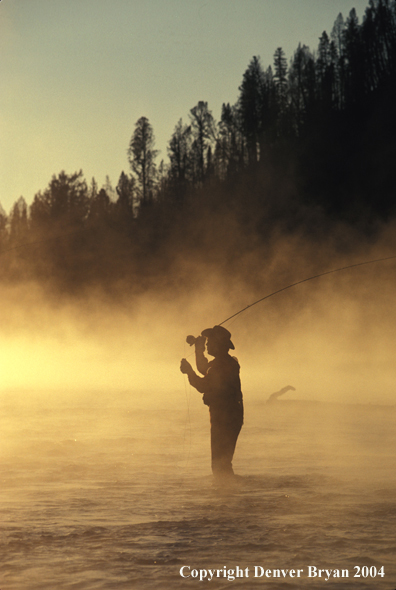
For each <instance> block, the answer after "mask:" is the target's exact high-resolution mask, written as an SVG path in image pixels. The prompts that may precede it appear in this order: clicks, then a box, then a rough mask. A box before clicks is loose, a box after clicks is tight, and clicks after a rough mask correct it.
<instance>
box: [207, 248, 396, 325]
mask: <svg viewBox="0 0 396 590" xmlns="http://www.w3.org/2000/svg"><path fill="white" fill-rule="evenodd" d="M394 258H396V256H387V257H386V258H377V259H375V260H366V261H365V262H357V263H356V264H349V265H348V266H342V267H341V268H335V269H333V270H327V271H326V272H321V273H320V274H318V275H314V276H312V277H307V278H306V279H302V280H301V281H297V282H296V283H291V285H287V286H286V287H282V289H278V290H277V291H274V292H273V293H270V294H269V295H265V296H264V297H261V298H260V299H257V301H254V303H251V304H250V305H247V306H246V307H244V308H243V309H240V310H239V311H237V312H236V313H234V314H233V315H231V316H230V317H229V318H227V319H226V320H223V321H222V322H221V324H218V325H219V326H222V325H223V324H225V323H226V322H229V321H230V320H232V319H233V318H235V317H237V316H238V315H240V314H241V313H243V312H244V311H246V310H247V309H250V308H251V307H253V306H254V305H257V304H258V303H261V301H264V300H265V299H269V298H270V297H273V296H274V295H277V293H281V292H282V291H286V290H287V289H291V288H292V287H295V286H296V285H301V283H306V282H307V281H312V280H313V279H318V278H319V277H323V276H325V275H330V274H332V273H334V272H340V271H341V270H347V269H348V268H354V267H356V266H364V265H365V264H374V263H375V262H383V261H385V260H392V259H394Z"/></svg>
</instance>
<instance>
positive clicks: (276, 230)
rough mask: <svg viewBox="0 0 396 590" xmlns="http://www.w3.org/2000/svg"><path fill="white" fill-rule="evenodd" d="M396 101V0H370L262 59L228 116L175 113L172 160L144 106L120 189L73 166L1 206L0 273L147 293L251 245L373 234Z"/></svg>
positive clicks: (387, 174) (381, 206)
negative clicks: (359, 11) (162, 156)
mask: <svg viewBox="0 0 396 590" xmlns="http://www.w3.org/2000/svg"><path fill="white" fill-rule="evenodd" d="M198 98H199V97H198ZM395 105H396V0H370V1H369V4H368V6H367V9H366V12H365V15H364V17H363V19H362V22H359V21H358V19H357V17H356V12H355V10H352V11H351V12H350V13H349V15H348V16H347V17H346V18H345V19H344V18H343V16H342V15H341V14H339V15H338V17H337V18H336V20H335V23H334V26H333V28H332V30H331V31H330V32H329V33H328V32H326V31H324V32H323V34H322V35H321V37H320V39H319V44H318V47H317V48H316V49H315V50H314V51H311V50H310V49H309V48H308V47H306V46H305V45H303V44H299V46H298V47H297V48H296V50H295V52H294V54H293V55H292V57H291V59H290V60H289V61H288V60H287V59H286V56H285V54H284V51H283V50H282V48H281V47H278V48H276V49H275V51H274V56H273V63H272V64H263V63H262V62H261V60H260V58H259V57H258V56H254V57H253V58H252V59H251V61H250V63H249V64H248V65H247V68H246V71H245V72H244V73H243V75H242V78H241V83H240V86H239V96H238V100H237V102H236V104H233V105H231V104H223V105H222V109H221V117H220V120H219V121H215V120H214V117H213V115H212V112H211V110H210V107H209V105H208V104H207V102H205V101H203V100H199V101H198V102H197V104H196V105H195V106H192V108H191V110H190V112H189V113H188V114H187V116H186V118H185V119H182V118H180V120H179V121H177V122H176V124H175V128H174V131H173V134H172V136H171V137H170V139H169V142H168V146H167V152H168V153H167V156H168V158H167V160H166V161H164V160H162V161H160V162H158V152H157V150H156V149H155V130H154V129H153V128H152V126H151V124H150V121H149V120H148V119H147V118H146V117H145V116H142V117H141V118H139V120H138V121H137V122H136V124H135V127H134V129H131V139H130V143H129V146H125V147H126V168H125V170H124V171H123V172H121V174H120V177H119V180H118V182H117V185H116V186H115V187H114V188H113V187H112V186H111V184H110V182H108V183H107V185H105V186H103V187H102V188H99V187H98V185H97V183H96V181H95V179H92V180H90V181H87V180H86V179H85V178H84V176H83V173H82V171H76V172H74V173H66V172H64V171H62V172H60V173H57V174H55V175H54V176H53V177H52V178H51V179H50V181H49V184H48V186H47V187H46V188H44V189H43V190H42V191H40V192H38V193H37V194H36V195H35V196H34V198H33V201H32V203H31V205H30V206H27V204H26V202H25V200H24V199H23V198H21V199H19V201H18V202H16V203H15V205H14V206H13V208H12V210H11V213H10V215H9V216H6V215H5V214H4V212H3V213H2V214H1V215H0V249H1V251H2V252H3V256H2V259H3V260H2V265H1V270H0V275H1V280H2V281H3V282H7V283H16V282H18V281H20V280H22V278H23V280H26V279H31V280H37V281H39V282H42V283H43V284H47V285H50V286H51V288H53V289H56V290H58V289H59V290H62V291H66V292H69V293H70V292H79V291H81V290H84V289H85V288H87V287H90V286H92V285H98V286H100V287H101V288H104V289H110V290H111V289H114V288H117V287H118V286H120V285H122V286H125V285H128V287H129V288H130V289H131V290H132V291H136V292H141V291H143V290H145V289H146V288H148V287H150V286H151V285H154V284H156V285H158V284H163V285H166V284H167V283H169V282H170V281H175V280H177V281H187V282H189V281H190V283H191V284H193V281H194V276H193V275H194V265H197V264H200V263H205V264H209V265H213V266H216V265H221V266H222V268H224V269H226V270H227V269H231V270H233V272H239V271H240V272H242V273H243V268H242V263H238V260H240V259H241V253H245V254H246V253H248V254H249V253H251V252H253V253H254V252H255V253H260V256H261V255H262V256H263V257H265V256H266V253H268V252H269V249H270V247H271V243H272V238H273V237H274V236H275V235H282V236H286V237H287V236H293V235H296V234H299V235H304V236H306V238H307V239H309V240H311V242H312V243H313V244H315V243H320V242H321V241H323V240H326V239H327V238H326V237H328V236H329V235H331V234H332V235H334V231H335V228H339V227H342V228H343V230H344V232H345V233H346V234H347V233H348V231H350V232H351V233H353V235H355V236H356V235H359V236H360V237H361V239H363V240H369V241H373V240H375V239H376V235H377V233H378V232H379V231H380V228H383V227H384V226H385V225H387V224H390V223H392V221H393V219H394V217H395V214H396V166H395V162H396V109H395ZM103 172H104V174H105V173H106V171H103ZM347 242H348V241H347V240H342V239H340V240H339V242H338V243H336V244H335V246H334V247H335V248H340V249H342V248H347V247H348V246H347ZM245 259H246V258H245ZM186 261H190V262H191V263H193V264H189V263H188V262H186ZM238 264H241V268H238ZM175 277H177V278H175Z"/></svg>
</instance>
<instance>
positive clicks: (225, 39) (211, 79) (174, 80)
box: [0, 0, 368, 213]
mask: <svg viewBox="0 0 396 590" xmlns="http://www.w3.org/2000/svg"><path fill="white" fill-rule="evenodd" d="M367 5H368V0H2V1H1V0H0V28H1V30H0V63H1V77H0V78H1V82H0V84H1V110H0V122H1V142H2V144H1V154H0V156H1V158H0V161H1V167H0V203H1V204H2V205H3V207H4V209H5V210H6V212H7V213H8V212H9V210H10V207H11V206H12V204H13V203H14V202H15V201H16V200H17V199H18V198H19V197H20V196H21V195H23V196H24V197H25V199H26V200H27V202H28V203H31V201H32V199H33V196H34V194H35V193H36V192H37V191H38V190H43V189H45V188H46V186H47V185H48V183H49V181H50V179H51V176H52V175H53V174H58V173H59V172H60V171H61V170H65V171H66V172H67V173H73V172H74V171H76V170H79V169H82V170H83V172H84V175H85V177H86V178H87V180H88V182H90V180H91V178H92V176H95V178H96V180H97V182H98V184H99V186H101V185H102V184H104V182H105V176H106V175H109V176H110V179H111V181H112V184H113V185H114V186H115V185H116V184H117V181H118V178H119V175H120V173H121V171H122V170H125V171H128V168H129V167H128V161H127V156H126V150H127V147H128V143H129V140H130V137H131V135H132V133H133V130H134V125H135V122H136V121H137V119H138V118H139V117H141V116H143V115H144V116H146V117H148V119H149V120H150V122H151V124H152V126H153V128H154V133H155V136H156V140H157V141H156V147H157V149H159V150H160V151H161V153H160V155H159V158H158V161H160V159H162V158H163V159H164V160H165V161H167V151H166V146H167V143H168V140H169V138H170V136H171V134H172V132H173V129H174V127H175V125H176V123H177V121H178V120H179V118H181V117H182V118H183V120H184V121H186V122H187V120H188V113H189V110H190V109H191V108H192V107H194V106H195V105H196V104H197V102H198V101H199V100H204V101H207V102H208V103H209V108H210V109H211V110H212V112H213V115H214V116H215V118H216V119H218V118H219V115H220V111H221V105H222V103H223V102H230V103H234V102H235V101H236V99H237V96H238V87H239V85H240V83H241V80H242V75H243V73H244V71H245V69H246V67H247V65H248V63H249V61H250V59H251V58H252V56H253V55H259V56H260V57H261V61H262V64H263V66H264V67H267V66H268V65H271V64H272V61H273V54H274V51H275V49H276V48H277V47H282V48H283V49H284V51H285V53H286V57H287V58H288V60H289V59H290V58H291V57H292V54H293V52H294V51H295V49H296V48H297V45H298V43H299V42H301V43H303V44H305V45H308V46H309V47H310V48H311V49H316V47H317V43H318V38H319V36H320V35H321V34H322V32H323V31H324V30H327V32H328V33H330V31H331V28H332V26H333V23H334V20H335V18H336V17H337V15H338V13H339V12H342V14H343V15H344V17H347V15H348V14H349V11H350V10H351V8H353V7H355V8H356V10H357V13H358V16H359V17H360V18H361V17H362V16H363V13H364V10H365V8H366V6H367Z"/></svg>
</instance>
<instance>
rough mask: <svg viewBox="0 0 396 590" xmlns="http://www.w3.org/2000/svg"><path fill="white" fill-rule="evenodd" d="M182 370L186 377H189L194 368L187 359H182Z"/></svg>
mask: <svg viewBox="0 0 396 590" xmlns="http://www.w3.org/2000/svg"><path fill="white" fill-rule="evenodd" d="M180 370H181V372H182V373H184V374H185V375H188V373H190V372H191V371H192V370H193V368H192V366H191V365H190V363H189V362H188V360H187V359H182V360H181V363H180Z"/></svg>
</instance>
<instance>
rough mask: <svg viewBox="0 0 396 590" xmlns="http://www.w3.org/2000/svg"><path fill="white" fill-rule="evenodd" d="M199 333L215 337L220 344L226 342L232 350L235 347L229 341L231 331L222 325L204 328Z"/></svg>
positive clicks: (206, 336) (207, 336)
mask: <svg viewBox="0 0 396 590" xmlns="http://www.w3.org/2000/svg"><path fill="white" fill-rule="evenodd" d="M201 335H202V336H204V337H205V338H209V337H210V338H215V339H216V340H217V341H218V342H221V344H228V348H231V349H232V350H234V349H235V346H234V345H233V343H232V342H231V332H229V331H228V330H226V328H223V326H213V328H206V330H203V331H202V332H201Z"/></svg>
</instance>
